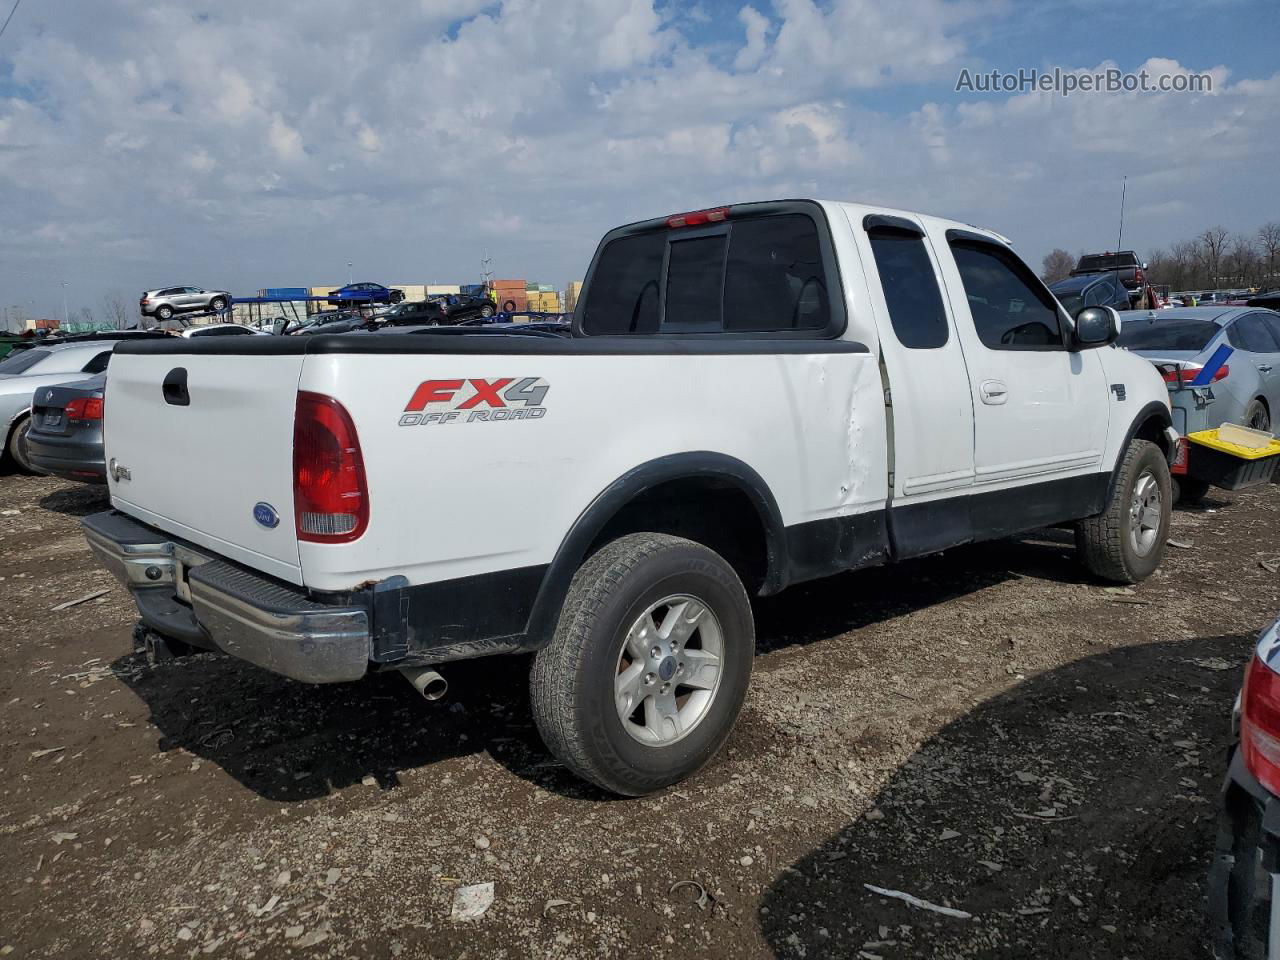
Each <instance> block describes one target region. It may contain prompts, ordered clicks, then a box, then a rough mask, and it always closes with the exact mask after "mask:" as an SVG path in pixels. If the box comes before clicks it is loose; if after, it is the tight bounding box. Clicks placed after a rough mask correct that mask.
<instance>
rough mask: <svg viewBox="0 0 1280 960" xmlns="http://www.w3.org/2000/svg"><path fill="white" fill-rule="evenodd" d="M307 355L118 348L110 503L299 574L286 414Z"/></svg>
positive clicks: (293, 578)
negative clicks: (150, 351) (135, 351)
mask: <svg viewBox="0 0 1280 960" xmlns="http://www.w3.org/2000/svg"><path fill="white" fill-rule="evenodd" d="M246 339H247V338H246ZM303 359H304V358H303V356H302V354H301V353H298V354H296V355H292V356H290V355H275V354H257V355H243V354H241V355H235V354H160V353H157V354H146V353H138V354H133V353H124V354H116V355H115V356H113V357H112V359H111V366H110V369H109V372H108V375H107V388H106V405H105V406H106V411H105V420H104V436H105V445H106V456H107V463H108V469H107V473H108V483H109V484H110V488H111V498H112V503H113V505H114V506H115V507H116V508H117V509H119V510H122V511H124V512H125V513H128V514H131V515H133V516H135V517H137V518H138V519H140V520H142V521H143V522H145V523H150V524H152V525H153V526H156V527H159V528H160V529H162V530H166V531H168V532H169V533H172V534H174V535H176V536H179V537H182V538H185V539H187V540H190V541H192V542H193V543H195V544H199V545H201V546H204V547H207V548H208V549H210V550H212V551H215V552H217V553H219V554H221V555H223V556H225V557H229V558H230V559H232V560H237V561H239V562H241V563H244V564H246V565H248V566H251V567H254V568H256V569H259V570H261V571H263V572H264V573H268V574H271V575H273V576H276V577H280V578H281V579H284V580H288V581H290V582H293V583H301V582H302V579H301V574H300V572H299V564H298V543H297V537H296V533H295V529H294V520H293V417H294V406H295V403H296V397H297V390H298V377H299V374H300V372H301V370H302V363H303ZM166 381H168V385H166ZM184 401H185V402H184ZM113 465H114V469H113ZM260 505H265V507H264V506H260ZM268 508H269V509H268ZM273 515H274V517H275V518H278V519H277V520H276V522H274V523H273V522H272V518H273Z"/></svg>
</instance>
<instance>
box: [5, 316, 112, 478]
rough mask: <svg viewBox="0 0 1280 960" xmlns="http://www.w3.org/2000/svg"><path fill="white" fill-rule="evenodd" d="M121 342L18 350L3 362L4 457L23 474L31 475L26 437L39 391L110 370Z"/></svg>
mask: <svg viewBox="0 0 1280 960" xmlns="http://www.w3.org/2000/svg"><path fill="white" fill-rule="evenodd" d="M118 342H119V341H118V340H92V341H88V342H83V343H62V344H48V345H40V346H34V347H29V348H27V349H25V350H15V351H14V352H13V353H11V354H9V355H8V356H7V357H5V358H4V359H3V360H0V428H3V429H4V433H3V434H0V436H2V437H3V439H4V446H3V447H0V455H2V456H3V458H4V459H6V460H8V461H9V462H10V463H12V464H14V465H16V466H17V467H18V468H19V469H20V470H25V471H27V472H32V471H31V463H30V461H29V460H28V459H27V446H26V437H27V430H28V428H29V427H30V426H31V397H32V395H33V394H34V393H35V391H36V390H38V389H41V388H44V387H52V386H55V385H56V384H60V383H67V382H68V381H71V380H82V379H84V377H85V376H86V375H89V374H95V373H101V372H102V371H104V370H106V369H107V362H108V361H109V360H110V359H111V351H112V350H113V349H114V348H115V345H116V344H117V343H118Z"/></svg>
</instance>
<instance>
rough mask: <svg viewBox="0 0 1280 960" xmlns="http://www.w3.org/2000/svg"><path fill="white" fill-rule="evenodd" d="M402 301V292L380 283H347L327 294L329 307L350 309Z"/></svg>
mask: <svg viewBox="0 0 1280 960" xmlns="http://www.w3.org/2000/svg"><path fill="white" fill-rule="evenodd" d="M403 299H404V291H403V290H395V289H393V288H391V287H384V286H383V285H382V284H380V283H348V284H347V285H346V286H345V287H342V288H340V289H338V290H334V291H333V292H332V293H330V294H329V305H330V306H333V307H344V306H345V307H352V306H359V305H361V304H365V303H369V304H375V303H399V302H400V301H401V300H403Z"/></svg>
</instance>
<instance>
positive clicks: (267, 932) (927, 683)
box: [0, 476, 1280, 960]
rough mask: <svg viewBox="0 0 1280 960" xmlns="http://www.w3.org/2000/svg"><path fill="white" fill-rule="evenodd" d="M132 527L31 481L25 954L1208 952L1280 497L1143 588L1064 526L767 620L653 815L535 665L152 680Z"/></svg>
mask: <svg viewBox="0 0 1280 960" xmlns="http://www.w3.org/2000/svg"><path fill="white" fill-rule="evenodd" d="M105 506H106V504H105V500H104V498H103V495H102V494H101V493H100V492H99V491H98V490H96V489H94V488H89V487H80V486H74V485H69V484H64V483H61V482H59V481H55V480H50V479H45V478H31V477H15V476H3V477H0V658H3V661H2V662H0V798H2V800H0V956H12V957H53V956H58V957H86V958H99V957H146V956H170V955H173V956H188V957H197V956H206V955H207V956H212V957H241V958H249V957H262V958H269V957H299V958H323V957H366V956H367V957H397V956H403V957H459V958H460V957H471V958H488V957H505V958H525V957H530V958H532V957H537V958H542V957H597V956H599V957H688V956H715V957H733V958H739V957H742V958H757V957H759V958H765V957H782V958H802V957H808V958H815V957H862V958H868V960H874V958H876V957H882V958H886V960H888V958H903V957H940V958H950V957H987V956H1002V957H1008V956H1036V957H1080V958H1084V957H1116V958H1120V957H1131V958H1137V957H1159V958H1174V960H1176V958H1182V957H1203V956H1206V955H1207V951H1206V950H1205V948H1204V946H1203V943H1204V933H1205V922H1204V917H1203V901H1204V876H1205V870H1206V867H1207V864H1208V860H1209V853H1210V849H1211V846H1212V839H1213V817H1214V811H1215V798H1216V792H1217V789H1218V786H1219V782H1220V777H1221V775H1222V772H1223V757H1224V753H1223V751H1224V747H1225V746H1226V743H1227V739H1228V718H1229V714H1230V710H1231V704H1232V699H1233V697H1234V696H1235V692H1236V688H1237V686H1238V683H1239V680H1240V675H1241V670H1240V667H1241V665H1242V664H1243V663H1244V662H1245V661H1246V659H1247V657H1248V656H1249V653H1250V651H1251V648H1252V644H1253V638H1254V637H1255V636H1256V634H1257V633H1258V631H1259V630H1260V629H1261V628H1262V627H1264V626H1265V624H1266V623H1267V622H1268V621H1269V620H1270V618H1272V617H1274V616H1275V615H1276V614H1277V613H1280V577H1278V576H1277V574H1275V573H1272V572H1269V571H1268V570H1267V569H1266V568H1264V567H1263V566H1261V564H1260V561H1262V560H1270V559H1271V558H1274V557H1277V556H1280V544H1278V543H1277V537H1276V532H1277V530H1278V529H1280V526H1278V524H1280V488H1277V487H1265V488H1261V489H1258V490H1254V491H1245V492H1242V493H1240V494H1235V495H1231V494H1221V495H1217V496H1215V497H1214V498H1213V499H1211V500H1210V501H1208V502H1207V503H1206V504H1205V506H1204V507H1202V508H1198V509H1179V510H1178V511H1176V512H1175V518H1174V531H1173V535H1174V538H1175V539H1176V540H1178V541H1179V542H1180V543H1182V544H1184V546H1183V547H1179V548H1171V549H1170V550H1169V554H1168V557H1167V560H1166V563H1165V565H1164V567H1163V569H1162V570H1161V571H1160V572H1159V573H1158V574H1157V575H1156V576H1155V577H1154V578H1152V579H1151V580H1149V581H1148V582H1146V583H1144V584H1142V585H1140V586H1139V587H1137V588H1136V589H1135V590H1133V591H1132V592H1129V591H1127V590H1121V591H1116V590H1107V589H1105V588H1103V587H1102V586H1100V585H1098V584H1096V583H1093V582H1091V581H1090V580H1089V579H1088V578H1087V577H1086V576H1085V575H1084V573H1083V572H1082V570H1081V568H1079V567H1078V566H1077V565H1076V564H1075V562H1074V560H1073V556H1072V550H1071V546H1070V541H1069V538H1068V537H1067V536H1066V535H1065V534H1064V533H1063V532H1062V531H1046V532H1044V533H1043V534H1041V535H1038V536H1037V537H1033V538H1028V539H1022V540H1016V541H1002V542H998V543H993V544H986V545H981V546H974V547H967V548H963V549H958V550H953V551H950V552H948V553H947V554H946V555H944V556H941V557H934V558H929V559H926V560H921V561H913V562H911V563H907V564H902V565H899V566H894V567H889V568H884V569H880V570H873V571H868V572H864V573H859V574H853V575H848V576H843V577H840V578H836V579H833V580H830V581H825V582H820V583H815V584H810V585H807V586H804V587H800V588H797V589H795V590H793V591H791V592H788V593H786V594H784V595H782V596H780V597H777V598H774V599H771V600H767V601H760V602H758V603H757V605H756V613H757V618H758V633H759V638H760V651H759V655H758V657H757V659H756V663H755V676H754V679H753V683H752V689H751V693H750V695H749V698H748V701H747V705H746V708H745V711H744V713H743V717H742V720H741V722H740V723H739V726H738V728H737V731H736V733H735V734H734V736H733V737H732V739H731V740H730V743H729V746H728V748H727V749H726V750H725V752H724V753H722V754H721V756H720V757H719V758H718V759H717V760H716V761H715V762H714V763H713V765H712V766H711V767H710V768H708V769H707V770H705V771H704V772H703V773H702V774H701V775H699V776H698V777H696V778H695V779H693V780H692V781H691V782H688V783H686V784H683V785H681V786H679V787H678V788H676V789H672V790H670V791H667V792H666V793H664V794H661V795H659V796H654V797H649V798H646V799H640V800H616V799H612V798H609V797H606V796H603V795H601V794H600V793H598V792H597V791H595V790H594V789H592V788H589V787H586V786H584V785H582V784H581V783H579V782H578V781H576V780H575V779H574V778H572V777H571V776H569V775H568V774H567V773H566V772H565V771H564V770H563V769H562V768H561V767H559V765H558V764H557V763H555V762H554V761H553V760H552V759H551V758H550V757H549V756H548V754H547V753H546V752H545V750H544V749H543V747H542V745H541V744H540V742H539V740H538V738H537V734H536V732H535V730H534V729H533V727H532V724H531V721H530V719H529V709H528V702H527V693H526V689H525V673H526V669H527V663H526V662H525V661H523V660H520V659H506V660H500V661H485V662H479V663H468V664H457V665H453V666H451V667H448V668H445V670H444V672H445V673H446V675H447V676H448V678H449V680H450V682H451V689H450V694H449V697H448V698H447V699H445V700H442V701H440V702H438V703H427V702H425V701H423V700H422V699H421V698H419V697H418V696H417V695H416V694H415V693H414V692H413V690H412V689H411V688H410V686H409V684H407V683H406V682H405V681H404V680H403V678H401V677H399V676H398V675H390V676H381V677H375V678H373V679H370V680H367V681H364V682H360V683H355V684H346V685H340V686H330V687H311V686H306V685H303V684H299V683H294V682H291V681H288V680H284V679H280V678H277V677H274V676H272V675H270V674H267V673H264V672H262V671H259V670H257V669H255V668H254V667H251V666H248V665H246V664H241V663H237V662H235V661H233V660H230V659H228V658H226V657H221V656H215V655H201V656H197V657H191V658H186V659H183V660H179V661H176V662H173V663H170V664H163V665H161V666H158V667H155V668H150V667H148V666H147V665H146V664H145V662H144V661H143V660H142V659H140V658H139V657H137V656H135V655H134V654H132V653H131V643H130V632H131V627H132V624H133V608H132V605H131V603H130V602H129V599H128V596H127V594H126V593H125V591H124V590H123V589H122V588H120V587H119V586H118V585H116V584H115V582H114V581H113V580H111V579H110V578H109V577H108V575H107V574H106V573H105V572H103V571H101V570H100V569H98V568H97V567H96V565H95V564H94V562H93V560H92V559H91V557H90V555H89V552H88V550H87V549H86V547H85V545H84V542H83V540H82V538H81V536H80V533H79V517H80V516H82V515H83V514H86V513H89V512H93V511H96V510H99V509H103V508H105ZM98 590H107V591H108V592H107V593H106V594H105V595H103V596H101V597H99V598H97V599H92V600H88V601H86V602H84V603H81V604H79V605H75V606H70V607H67V608H65V609H61V610H59V609H56V608H57V606H58V605H59V604H62V603H64V602H65V601H68V600H74V599H77V598H81V597H84V596H85V595H86V594H90V593H94V592H96V591H98ZM686 881H687V882H686ZM486 882H492V883H493V891H494V899H493V904H492V906H491V907H490V908H489V909H488V911H487V912H486V913H485V914H484V915H483V916H481V917H480V918H478V919H473V920H462V919H454V918H452V917H451V905H452V904H453V902H454V898H455V894H456V891H457V890H458V889H459V888H460V887H462V886H469V885H473V884H480V883H486ZM867 884H871V885H874V886H877V887H882V888H887V889H890V890H897V891H905V892H907V893H910V894H913V895H915V896H917V897H921V898H923V899H925V900H928V901H931V902H933V903H935V904H940V905H946V906H950V907H953V908H956V909H958V910H962V911H965V912H967V913H969V914H972V917H971V918H969V919H965V918H960V917H952V916H944V915H940V914H938V913H934V912H930V911H927V910H920V909H915V908H912V907H911V906H908V905H907V904H905V903H903V902H901V901H899V900H896V899H889V898H886V897H884V896H881V895H877V894H875V893H873V892H872V891H870V890H868V889H867V887H866V885H867Z"/></svg>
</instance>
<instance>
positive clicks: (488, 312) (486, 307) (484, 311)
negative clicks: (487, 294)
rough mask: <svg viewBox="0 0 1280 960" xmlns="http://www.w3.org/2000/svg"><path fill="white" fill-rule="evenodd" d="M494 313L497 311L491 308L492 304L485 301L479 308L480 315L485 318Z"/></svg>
mask: <svg viewBox="0 0 1280 960" xmlns="http://www.w3.org/2000/svg"><path fill="white" fill-rule="evenodd" d="M495 313H497V311H496V310H495V309H494V308H493V304H491V303H486V304H485V305H484V306H483V307H481V308H480V316H482V317H484V318H485V319H486V320H487V319H488V318H489V317H492V316H493V315H494V314H495Z"/></svg>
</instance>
